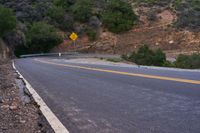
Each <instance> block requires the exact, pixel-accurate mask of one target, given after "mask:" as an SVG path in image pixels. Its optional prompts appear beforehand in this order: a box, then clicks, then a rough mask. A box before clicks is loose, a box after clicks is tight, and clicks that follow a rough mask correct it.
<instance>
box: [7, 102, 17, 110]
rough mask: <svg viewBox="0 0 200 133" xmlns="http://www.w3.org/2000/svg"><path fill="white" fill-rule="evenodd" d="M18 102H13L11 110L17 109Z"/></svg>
mask: <svg viewBox="0 0 200 133" xmlns="http://www.w3.org/2000/svg"><path fill="white" fill-rule="evenodd" d="M17 108H18V107H17V104H16V103H14V104H12V105H11V106H10V107H9V109H10V110H17Z"/></svg>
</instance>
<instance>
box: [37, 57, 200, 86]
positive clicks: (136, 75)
mask: <svg viewBox="0 0 200 133" xmlns="http://www.w3.org/2000/svg"><path fill="white" fill-rule="evenodd" d="M35 60H36V61H39V62H41V63H46V64H52V65H57V66H65V67H70V68H78V69H85V70H91V71H98V72H107V73H114V74H120V75H127V76H134V77H142V78H149V79H159V80H167V81H175V82H182V83H190V84H198V85H200V81H199V80H190V79H181V78H172V77H164V76H155V75H147V74H136V73H129V72H121V71H114V70H108V69H100V68H92V67H84V66H77V65H68V64H60V63H54V62H49V61H44V60H38V59H35Z"/></svg>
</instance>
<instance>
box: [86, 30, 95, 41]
mask: <svg viewBox="0 0 200 133" xmlns="http://www.w3.org/2000/svg"><path fill="white" fill-rule="evenodd" d="M86 34H87V36H88V37H89V40H90V41H95V40H96V38H97V32H96V31H95V30H93V29H87V30H86Z"/></svg>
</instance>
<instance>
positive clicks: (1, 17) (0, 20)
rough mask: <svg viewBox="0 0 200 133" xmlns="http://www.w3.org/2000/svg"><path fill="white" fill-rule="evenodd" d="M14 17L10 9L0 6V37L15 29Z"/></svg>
mask: <svg viewBox="0 0 200 133" xmlns="http://www.w3.org/2000/svg"><path fill="white" fill-rule="evenodd" d="M16 22H17V20H16V17H15V15H14V13H13V12H12V10H11V9H9V8H5V7H2V6H0V37H2V36H3V35H5V34H6V33H8V32H10V31H12V30H13V29H14V28H15V27H16Z"/></svg>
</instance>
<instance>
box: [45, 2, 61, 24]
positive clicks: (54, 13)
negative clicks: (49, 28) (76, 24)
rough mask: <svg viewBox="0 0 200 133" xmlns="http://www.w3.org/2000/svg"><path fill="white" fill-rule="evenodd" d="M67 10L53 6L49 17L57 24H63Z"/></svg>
mask: <svg viewBox="0 0 200 133" xmlns="http://www.w3.org/2000/svg"><path fill="white" fill-rule="evenodd" d="M64 15H65V10H64V9H63V8H62V7H59V6H52V7H51V8H50V9H49V11H48V16H50V17H51V18H52V19H53V20H55V21H56V22H57V23H63V21H64Z"/></svg>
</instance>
